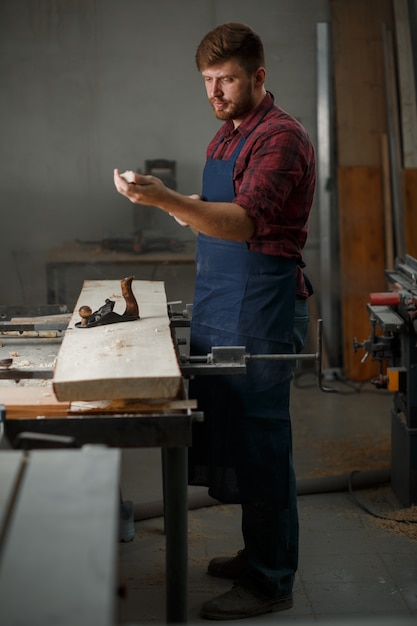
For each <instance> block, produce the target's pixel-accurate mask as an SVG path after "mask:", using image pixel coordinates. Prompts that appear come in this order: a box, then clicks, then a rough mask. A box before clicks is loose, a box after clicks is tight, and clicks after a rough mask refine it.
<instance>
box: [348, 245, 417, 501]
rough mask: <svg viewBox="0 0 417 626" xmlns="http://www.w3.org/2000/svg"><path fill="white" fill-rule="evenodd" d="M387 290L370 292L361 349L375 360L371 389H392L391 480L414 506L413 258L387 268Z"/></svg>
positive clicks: (416, 341)
mask: <svg viewBox="0 0 417 626" xmlns="http://www.w3.org/2000/svg"><path fill="white" fill-rule="evenodd" d="M385 276H386V279H387V283H388V286H389V289H388V291H386V292H375V293H371V294H370V298H369V303H368V305H367V309H368V313H369V320H370V325H371V333H370V337H369V338H368V339H367V340H366V341H364V342H362V343H359V342H358V341H356V340H355V341H354V349H355V350H357V349H358V348H359V347H362V348H364V350H365V354H364V357H363V359H362V360H364V359H366V358H368V356H369V357H370V358H371V359H373V360H375V361H377V362H378V369H379V374H378V377H377V378H376V379H375V380H374V381H373V382H374V384H375V386H376V387H379V388H384V389H389V390H390V391H393V392H394V395H393V403H392V407H391V483H392V487H393V490H394V492H395V493H396V495H397V496H398V498H399V500H400V501H401V502H402V504H404V505H405V506H413V505H415V504H417V259H415V258H413V257H412V256H410V255H406V256H405V258H404V259H402V258H397V259H396V260H395V266H394V269H386V270H385Z"/></svg>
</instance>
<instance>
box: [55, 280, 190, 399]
mask: <svg viewBox="0 0 417 626" xmlns="http://www.w3.org/2000/svg"><path fill="white" fill-rule="evenodd" d="M132 289H133V293H134V295H135V297H136V299H137V301H138V304H139V312H140V319H139V320H135V321H130V322H123V323H120V322H119V323H116V324H110V325H106V326H97V327H94V328H77V327H76V323H77V322H79V321H80V319H81V318H80V316H79V314H78V309H79V308H80V306H82V305H88V306H90V307H91V309H92V310H93V311H96V310H97V309H99V308H100V307H101V306H102V305H103V304H104V303H105V301H106V299H108V298H109V299H111V300H114V301H115V302H116V304H115V307H114V312H116V313H119V314H122V313H123V312H124V308H125V301H124V299H123V297H122V294H121V287H120V282H118V281H114V280H113V281H111V280H105V281H93V280H92V281H85V282H84V285H83V289H82V291H81V294H80V297H79V299H78V302H77V305H76V307H75V312H74V314H73V316H72V318H71V321H70V323H69V325H68V329H67V330H66V332H65V336H64V339H63V341H62V345H61V347H60V350H59V352H58V357H57V362H56V367H55V372H54V377H53V388H54V391H55V394H56V397H57V398H58V400H61V401H64V400H69V401H78V400H81V401H90V400H115V399H142V400H143V399H162V398H163V399H179V398H181V397H182V389H183V387H182V376H181V370H180V367H179V363H178V359H177V354H176V350H175V347H174V344H173V341H172V337H171V330H170V322H169V317H168V312H167V301H166V295H165V289H164V283H163V282H161V281H133V284H132Z"/></svg>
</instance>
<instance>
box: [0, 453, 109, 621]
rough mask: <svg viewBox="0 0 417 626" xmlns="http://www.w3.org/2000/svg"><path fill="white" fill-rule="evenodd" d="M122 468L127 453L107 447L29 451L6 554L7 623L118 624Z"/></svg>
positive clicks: (1, 599) (1, 577)
mask: <svg viewBox="0 0 417 626" xmlns="http://www.w3.org/2000/svg"><path fill="white" fill-rule="evenodd" d="M4 454H7V453H6V452H5V453H4ZM2 456H3V453H2V454H0V458H1V457H2ZM119 469H120V450H116V449H107V448H104V447H101V446H89V447H85V448H84V449H81V450H42V451H32V452H30V455H29V459H28V462H27V466H26V470H25V473H24V476H23V481H22V484H21V487H20V491H19V494H18V498H17V499H16V502H15V506H14V510H13V515H12V517H11V520H10V524H9V528H8V531H7V535H6V541H5V542H4V545H3V546H2V551H1V560H0V623H1V624H31V625H32V626H37V625H39V626H41V625H42V626H43V625H44V624H60V626H70V625H71V626H73V625H74V624H77V626H91V625H92V624H100V626H112V625H114V624H115V603H116V585H117V576H116V551H117V539H118V521H119V510H120V500H119V498H120V496H119V489H118V484H119Z"/></svg>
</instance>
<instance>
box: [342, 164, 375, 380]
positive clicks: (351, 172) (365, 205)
mask: <svg viewBox="0 0 417 626" xmlns="http://www.w3.org/2000/svg"><path fill="white" fill-rule="evenodd" d="M338 179H339V195H340V241H341V246H340V247H341V251H340V255H341V264H342V273H341V277H342V285H341V287H342V289H341V294H342V313H343V351H344V366H345V375H346V376H347V378H349V379H351V380H369V379H371V378H373V377H375V376H376V374H377V366H376V363H374V362H372V361H371V360H370V359H368V360H367V361H366V362H365V363H361V359H362V357H363V356H364V352H363V351H359V352H358V353H355V352H354V350H353V340H354V339H355V338H356V339H357V340H358V341H360V342H362V341H364V340H365V339H368V338H369V335H370V324H369V316H368V312H367V309H366V305H367V303H368V302H369V294H370V293H371V292H373V291H383V290H384V289H385V279H384V271H383V270H384V263H385V261H384V246H383V245H381V242H382V241H383V239H384V232H383V223H384V215H383V208H382V198H381V194H382V181H381V174H380V170H379V168H375V167H341V168H339V172H338Z"/></svg>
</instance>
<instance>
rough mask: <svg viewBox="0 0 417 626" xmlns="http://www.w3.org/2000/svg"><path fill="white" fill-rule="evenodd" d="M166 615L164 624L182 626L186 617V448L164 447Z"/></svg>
mask: <svg viewBox="0 0 417 626" xmlns="http://www.w3.org/2000/svg"><path fill="white" fill-rule="evenodd" d="M164 452H165V494H164V506H165V530H166V616H167V623H175V622H176V623H186V622H187V615H188V597H187V596H188V537H187V533H188V524H187V516H188V498H187V493H188V492H187V448H186V447H183V448H166V449H165V450H164Z"/></svg>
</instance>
